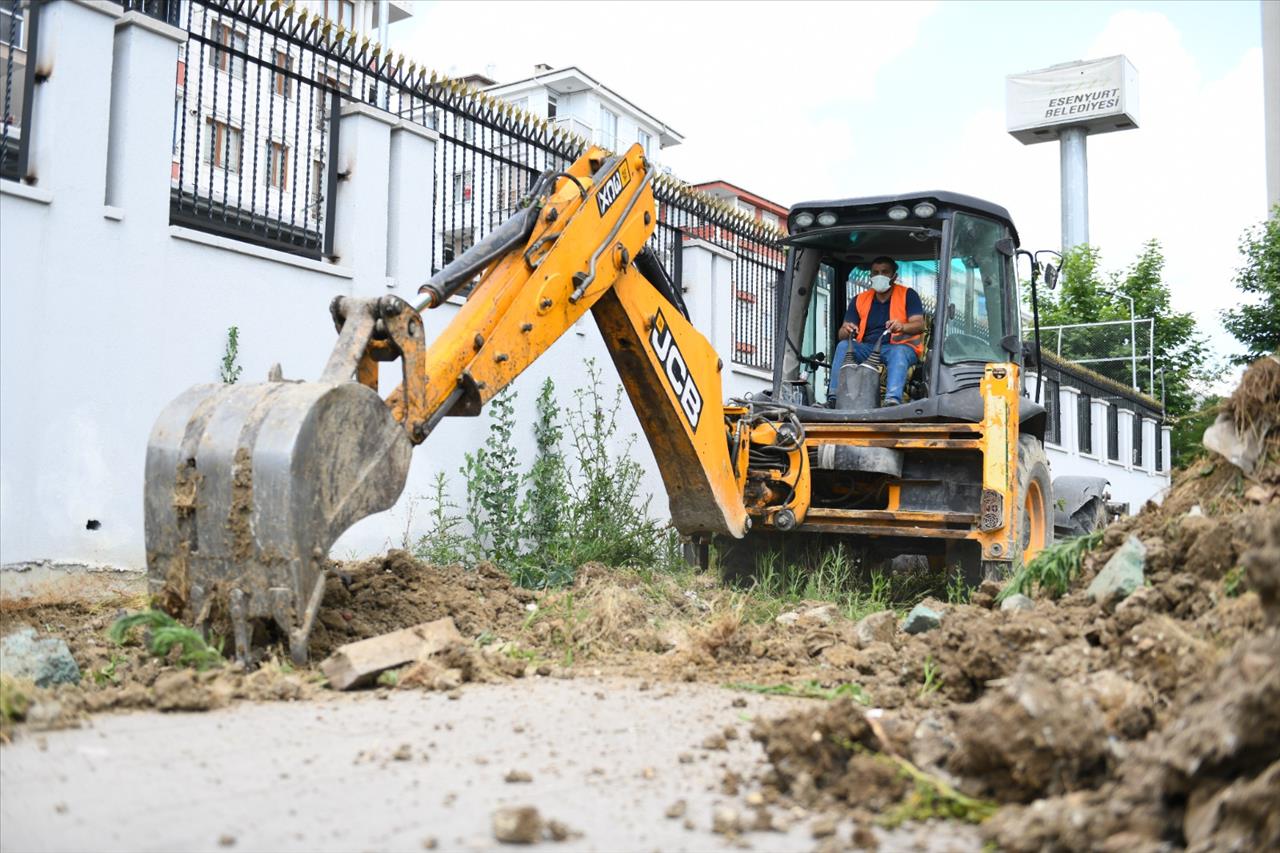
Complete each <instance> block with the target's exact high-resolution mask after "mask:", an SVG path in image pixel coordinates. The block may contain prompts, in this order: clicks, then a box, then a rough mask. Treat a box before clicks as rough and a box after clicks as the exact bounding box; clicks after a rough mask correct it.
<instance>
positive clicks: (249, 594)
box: [145, 324, 413, 664]
mask: <svg viewBox="0 0 1280 853" xmlns="http://www.w3.org/2000/svg"><path fill="white" fill-rule="evenodd" d="M366 325H367V324H366ZM332 364H333V362H331V366H332ZM335 372H336V373H337V374H338V376H339V377H341V378H343V379H345V378H346V377H349V376H350V372H349V371H346V372H345V373H346V376H345V377H344V376H342V373H343V372H344V371H341V370H340V371H334V370H326V372H325V379H323V380H322V381H319V382H288V381H268V382H265V383H260V384H246V385H221V384H219V385H197V386H195V387H193V388H190V389H189V390H187V391H186V393H184V394H182V395H181V396H180V397H178V398H177V399H176V400H174V401H173V402H172V403H170V404H169V406H168V407H167V408H166V409H165V410H164V412H163V413H162V414H161V415H160V418H159V420H158V421H157V422H156V424H155V427H154V429H153V430H152V432H151V439H150V443H149V444H148V446H147V462H146V478H147V479H146V494H145V506H146V540H147V567H148V582H149V586H150V589H151V592H152V595H153V597H155V598H156V600H158V602H159V605H160V606H161V607H162V608H164V609H165V610H167V611H168V612H170V613H171V614H173V615H175V616H179V617H181V618H182V619H183V621H185V622H186V623H188V624H191V625H194V626H196V627H198V628H202V629H207V628H208V627H209V626H210V624H211V623H214V624H218V625H225V624H226V621H225V620H226V619H227V618H228V617H229V621H230V624H231V627H232V632H233V635H234V640H235V651H236V656H237V657H238V658H240V659H241V660H244V661H248V660H249V654H250V649H251V646H252V645H254V644H255V632H257V634H258V639H257V641H261V639H263V635H264V633H265V632H266V631H267V628H268V626H270V625H274V626H275V628H276V629H278V632H279V633H278V636H283V637H284V638H287V640H288V642H289V651H290V656H291V657H292V658H293V660H294V661H295V662H297V663H299V664H301V663H304V662H305V661H306V658H307V640H308V637H309V635H310V633H311V627H312V625H313V624H314V621H315V618H316V613H317V611H318V610H319V607H320V601H321V599H322V598H323V595H324V576H325V570H326V569H325V567H326V563H327V557H328V552H329V548H330V546H332V545H333V542H334V540H336V539H337V538H338V536H339V535H341V533H342V532H343V531H344V530H346V529H347V528H348V527H350V526H351V525H352V524H354V523H355V522H356V521H358V520H360V519H361V518H364V517H365V516H367V515H371V514H372V513H375V512H380V511H382V510H385V509H387V508H389V507H391V505H392V504H394V503H395V501H396V499H397V498H398V497H399V495H400V492H401V490H402V489H403V488H404V483H405V479H406V477H407V476H408V471H409V463H410V457H411V454H412V450H413V445H412V443H411V442H410V440H409V438H408V436H407V435H406V433H405V430H404V428H403V427H402V426H401V425H400V424H399V423H398V422H397V421H396V420H395V418H394V417H393V415H392V411H391V409H390V408H389V407H388V406H387V404H386V403H385V402H384V401H383V400H381V399H380V398H379V397H378V395H377V393H375V392H374V391H373V390H372V389H370V388H368V387H366V386H364V385H361V384H359V383H357V382H353V381H330V380H332V379H333V378H334V376H333V375H332V374H334V373H335Z"/></svg>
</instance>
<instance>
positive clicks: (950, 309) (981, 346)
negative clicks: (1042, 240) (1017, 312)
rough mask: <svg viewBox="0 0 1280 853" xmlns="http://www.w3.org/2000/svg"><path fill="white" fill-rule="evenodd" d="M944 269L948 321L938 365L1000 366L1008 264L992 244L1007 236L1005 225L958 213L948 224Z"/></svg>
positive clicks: (1002, 357)
mask: <svg viewBox="0 0 1280 853" xmlns="http://www.w3.org/2000/svg"><path fill="white" fill-rule="evenodd" d="M952 234H953V237H952V242H951V266H950V268H949V269H948V271H947V272H948V283H947V315H946V316H947V320H946V331H945V337H944V339H943V344H942V360H943V361H945V362H947V363H948V364H950V363H954V362H959V361H982V362H993V361H1004V360H1005V358H1006V357H1007V354H1006V353H1005V352H1004V350H1003V349H1002V348H1001V346H1000V341H1001V340H1003V339H1004V337H1005V335H1006V332H1005V316H1004V315H1005V312H1004V283H1005V281H1006V276H1007V273H1008V270H1007V269H1006V266H1007V264H1008V259H1007V258H1006V257H1005V256H1004V255H1002V254H1000V252H998V251H997V250H996V242H997V241H998V240H1000V239H1001V238H1002V237H1006V236H1008V230H1007V229H1006V228H1005V226H1003V225H1001V224H1000V223H998V222H995V221H993V220H990V219H984V218H982V217H980V216H973V215H970V214H967V213H957V214H956V215H955V219H954V220H953V225H952Z"/></svg>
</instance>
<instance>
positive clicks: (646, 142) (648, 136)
mask: <svg viewBox="0 0 1280 853" xmlns="http://www.w3.org/2000/svg"><path fill="white" fill-rule="evenodd" d="M636 142H639V143H640V147H641V148H643V149H644V154H645V156H646V157H648V156H649V155H650V154H651V149H652V148H653V134H652V133H650V132H649V131H647V130H645V129H644V128H642V127H638V128H636Z"/></svg>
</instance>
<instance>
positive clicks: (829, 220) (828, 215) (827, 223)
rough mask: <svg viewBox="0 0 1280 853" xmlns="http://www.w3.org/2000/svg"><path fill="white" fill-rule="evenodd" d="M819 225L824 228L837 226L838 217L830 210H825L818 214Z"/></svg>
mask: <svg viewBox="0 0 1280 853" xmlns="http://www.w3.org/2000/svg"><path fill="white" fill-rule="evenodd" d="M818 224H819V225H821V226H822V227H824V228H830V227H831V226H832V225H835V224H836V215H835V214H834V213H832V212H831V211H829V210H824V211H822V213H819V214H818Z"/></svg>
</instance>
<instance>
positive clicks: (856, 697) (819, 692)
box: [725, 681, 871, 705]
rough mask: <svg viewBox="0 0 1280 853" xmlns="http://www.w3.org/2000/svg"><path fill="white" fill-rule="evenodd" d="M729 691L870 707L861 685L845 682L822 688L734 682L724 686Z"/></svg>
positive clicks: (817, 685) (814, 683) (809, 684)
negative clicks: (841, 700) (852, 703)
mask: <svg viewBox="0 0 1280 853" xmlns="http://www.w3.org/2000/svg"><path fill="white" fill-rule="evenodd" d="M725 687H727V688H728V689H730V690H743V691H746V692H747V693H759V694H761V695H762V696H796V697H799V698H801V699H824V700H826V701H828V702H831V701H834V700H836V699H852V700H853V701H855V702H858V703H859V704H862V705H870V704H871V697H870V696H869V695H868V694H867V691H865V690H863V689H862V685H860V684H854V683H853V682H847V683H845V684H837V685H835V686H834V687H823V686H822V685H821V684H820V683H818V682H817V681H805V682H803V683H801V684H745V683H741V682H735V683H731V684H726V685H725Z"/></svg>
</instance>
